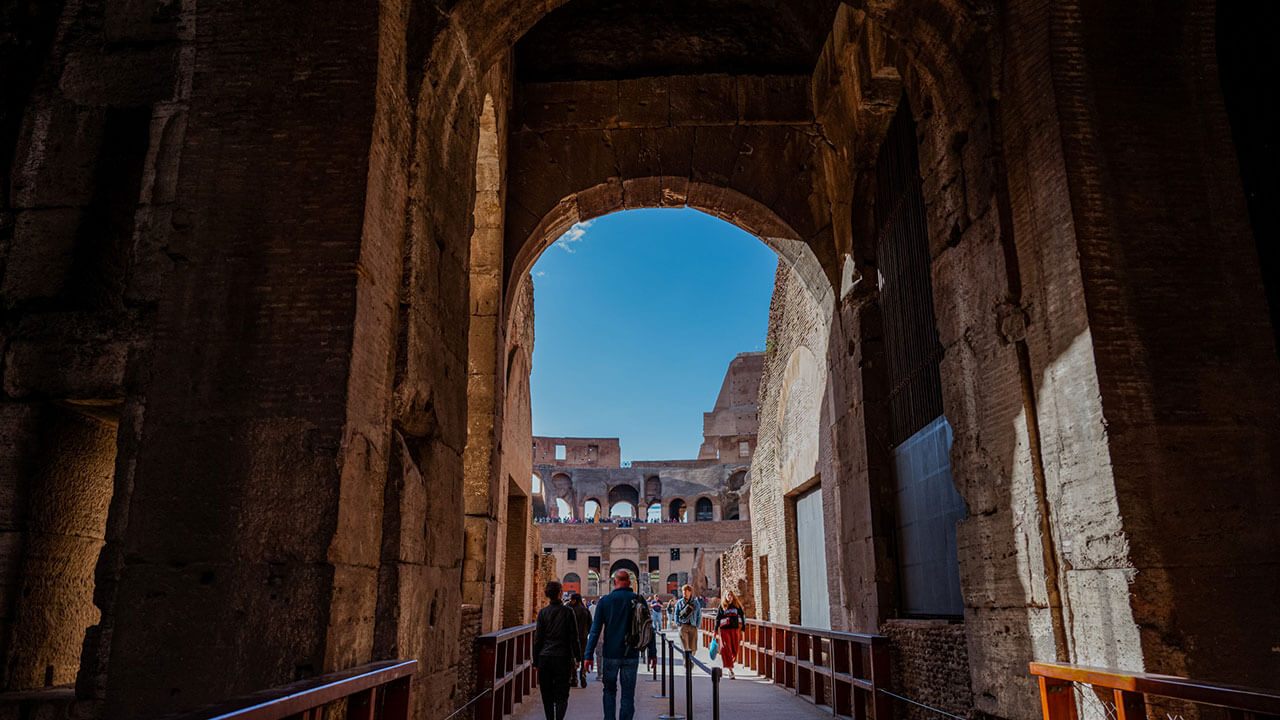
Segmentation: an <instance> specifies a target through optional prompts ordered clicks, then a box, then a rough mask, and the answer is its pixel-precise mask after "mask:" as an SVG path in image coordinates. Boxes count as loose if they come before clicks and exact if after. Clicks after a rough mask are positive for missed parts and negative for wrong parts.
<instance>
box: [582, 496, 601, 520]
mask: <svg viewBox="0 0 1280 720" xmlns="http://www.w3.org/2000/svg"><path fill="white" fill-rule="evenodd" d="M582 519H583V520H584V521H586V522H596V521H598V520H599V519H600V501H599V500H596V499H595V498H591V499H590V500H588V501H586V502H585V503H583V504H582Z"/></svg>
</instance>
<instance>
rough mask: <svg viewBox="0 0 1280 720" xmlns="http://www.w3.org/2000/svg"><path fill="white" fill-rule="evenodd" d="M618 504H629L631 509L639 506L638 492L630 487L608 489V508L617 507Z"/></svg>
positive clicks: (621, 486)
mask: <svg viewBox="0 0 1280 720" xmlns="http://www.w3.org/2000/svg"><path fill="white" fill-rule="evenodd" d="M620 502H626V503H631V507H632V508H634V507H635V506H637V505H639V504H640V491H638V490H636V489H635V488H634V487H632V486H631V485H615V486H613V487H611V488H609V507H610V508H612V507H613V506H615V505H617V504H618V503H620Z"/></svg>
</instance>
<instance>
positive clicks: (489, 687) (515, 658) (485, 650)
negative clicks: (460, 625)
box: [476, 623, 538, 720]
mask: <svg viewBox="0 0 1280 720" xmlns="http://www.w3.org/2000/svg"><path fill="white" fill-rule="evenodd" d="M534 627H535V624H532V623H531V624H529V625H522V626H520V627H515V628H509V629H507V630H502V631H500V632H496V633H490V634H488V635H481V636H480V637H478V638H476V691H477V692H479V693H482V695H483V696H482V697H479V698H478V699H477V700H476V720H501V719H502V718H503V717H505V716H507V715H510V714H511V713H512V712H513V711H514V710H515V706H516V703H518V702H520V701H521V700H523V699H524V698H525V696H526V695H528V694H529V693H530V692H531V691H532V690H533V688H534V687H536V686H537V684H538V669H537V668H536V667H534V664H533V628H534Z"/></svg>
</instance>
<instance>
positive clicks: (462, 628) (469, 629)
mask: <svg viewBox="0 0 1280 720" xmlns="http://www.w3.org/2000/svg"><path fill="white" fill-rule="evenodd" d="M483 623H484V608H481V607H480V606H479V605H463V606H462V611H461V613H460V614H459V616H458V625H459V627H458V689H459V691H461V692H460V696H461V697H462V698H464V700H463V702H465V701H466V700H470V699H471V698H473V697H475V696H476V693H477V692H479V688H477V687H476V638H478V637H480V636H481V635H482V634H484V628H483V627H482V625H483ZM466 713H467V711H465V710H464V711H463V712H462V714H461V715H460V717H473V716H472V715H468V714H466Z"/></svg>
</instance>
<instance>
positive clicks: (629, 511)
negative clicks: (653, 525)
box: [609, 500, 636, 518]
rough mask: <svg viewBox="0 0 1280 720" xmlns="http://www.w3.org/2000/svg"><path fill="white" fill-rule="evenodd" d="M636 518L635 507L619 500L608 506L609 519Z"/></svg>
mask: <svg viewBox="0 0 1280 720" xmlns="http://www.w3.org/2000/svg"><path fill="white" fill-rule="evenodd" d="M635 516H636V506H635V505H633V504H631V503H629V502H627V501H626V500H620V501H618V502H616V503H614V504H613V505H611V506H609V517H611V518H634V517H635Z"/></svg>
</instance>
